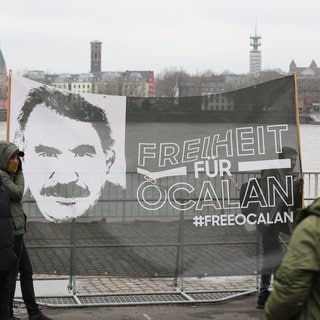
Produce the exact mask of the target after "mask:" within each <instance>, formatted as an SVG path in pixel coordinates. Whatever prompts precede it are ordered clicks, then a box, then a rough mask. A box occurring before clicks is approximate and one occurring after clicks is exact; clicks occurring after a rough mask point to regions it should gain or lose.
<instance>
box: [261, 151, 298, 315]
mask: <svg viewBox="0 0 320 320" xmlns="http://www.w3.org/2000/svg"><path fill="white" fill-rule="evenodd" d="M297 155H298V153H297V151H296V150H295V149H293V148H290V147H283V148H282V150H281V153H279V159H290V161H291V167H290V168H285V169H268V170H264V171H262V173H261V189H262V192H263V195H264V197H265V198H268V197H269V196H270V194H271V193H272V192H271V191H272V190H268V188H269V186H270V184H269V181H270V179H275V181H277V182H278V183H279V184H280V185H281V186H283V187H284V186H285V185H286V184H287V181H288V178H290V177H291V179H292V181H293V195H291V196H292V198H293V204H292V206H288V205H287V203H285V201H284V199H283V197H280V196H277V197H276V198H275V205H274V206H272V207H268V206H265V207H260V206H259V207H258V208H257V210H258V211H259V213H260V212H262V213H264V214H265V215H267V214H268V215H269V216H270V218H271V220H273V219H274V218H275V216H276V215H279V214H280V216H283V213H284V212H286V213H289V212H293V210H295V209H297V208H300V207H301V200H302V184H303V181H302V180H301V179H299V180H296V181H295V179H294V174H293V170H294V168H295V166H296V162H297ZM258 211H257V212H258ZM257 229H258V231H259V233H260V234H261V238H262V247H263V262H262V268H261V274H260V288H259V296H258V301H257V309H263V308H264V305H265V303H266V301H267V299H268V297H269V295H270V291H269V287H270V284H271V278H272V275H275V273H276V270H277V269H278V267H279V265H280V263H281V261H282V257H283V253H284V252H283V247H282V246H283V241H281V239H280V238H279V237H280V233H285V234H287V235H290V234H291V231H292V227H291V226H290V225H289V223H282V222H277V223H273V224H268V225H266V224H262V223H260V224H258V225H257Z"/></svg>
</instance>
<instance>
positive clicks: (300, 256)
mask: <svg viewBox="0 0 320 320" xmlns="http://www.w3.org/2000/svg"><path fill="white" fill-rule="evenodd" d="M319 239H320V219H319V217H318V216H315V215H312V216H309V217H307V218H306V219H304V220H303V221H302V222H301V223H300V224H299V225H298V226H297V227H296V229H295V231H294V233H293V235H292V238H291V241H290V244H289V248H288V251H287V253H286V255H285V257H284V259H283V262H282V264H281V266H280V268H279V270H278V272H277V274H276V280H275V282H274V289H273V291H272V293H271V295H270V297H269V299H268V300H267V303H266V306H265V315H266V320H279V319H281V320H289V319H295V318H296V317H298V315H299V314H300V313H301V312H302V310H303V309H304V308H305V307H306V304H308V299H310V295H311V292H312V290H313V289H312V288H313V284H314V281H315V278H316V276H317V275H319V272H320V257H319V252H320V241H319Z"/></svg>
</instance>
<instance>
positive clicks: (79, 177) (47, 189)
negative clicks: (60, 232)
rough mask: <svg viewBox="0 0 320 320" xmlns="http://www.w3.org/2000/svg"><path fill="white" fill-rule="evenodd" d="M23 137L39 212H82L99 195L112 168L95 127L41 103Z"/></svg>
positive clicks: (53, 216) (60, 216)
mask: <svg viewBox="0 0 320 320" xmlns="http://www.w3.org/2000/svg"><path fill="white" fill-rule="evenodd" d="M44 119H45V120H44ZM24 136H25V153H26V155H27V156H26V157H25V162H24V168H23V169H24V173H25V176H26V182H27V187H28V188H29V189H30V191H31V193H32V195H33V197H34V198H35V200H36V203H37V205H38V208H39V210H40V212H41V213H42V214H43V215H44V216H45V218H46V219H47V220H51V221H62V220H68V219H72V218H76V217H79V216H81V215H83V214H84V213H85V212H86V211H87V210H89V209H90V208H91V207H92V206H93V205H94V204H95V203H96V202H97V200H98V199H99V197H100V195H101V192H102V189H103V187H104V185H105V181H106V174H107V171H108V168H107V163H108V161H107V156H106V155H105V153H104V152H103V149H102V146H101V140H100V137H99V135H98V133H97V131H96V130H95V128H94V127H93V126H92V124H91V123H90V122H82V121H77V120H73V119H70V118H67V117H64V116H61V115H58V114H57V113H56V112H54V111H52V110H49V109H47V108H46V107H45V106H43V105H38V106H36V107H35V109H34V110H33V111H32V112H31V114H30V116H29V119H28V122H27V125H26V127H25V134H24Z"/></svg>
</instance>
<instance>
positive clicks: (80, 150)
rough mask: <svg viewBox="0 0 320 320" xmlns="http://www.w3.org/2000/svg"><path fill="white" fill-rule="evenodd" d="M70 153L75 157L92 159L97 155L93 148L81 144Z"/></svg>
mask: <svg viewBox="0 0 320 320" xmlns="http://www.w3.org/2000/svg"><path fill="white" fill-rule="evenodd" d="M70 151H71V152H73V153H74V156H75V157H94V156H95V155H96V154H97V153H96V149H95V147H94V146H92V145H88V144H82V145H80V146H77V147H75V148H74V149H72V150H70Z"/></svg>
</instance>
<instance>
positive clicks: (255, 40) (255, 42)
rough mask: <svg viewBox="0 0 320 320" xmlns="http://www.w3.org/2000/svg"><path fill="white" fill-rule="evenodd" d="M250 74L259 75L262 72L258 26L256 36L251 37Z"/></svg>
mask: <svg viewBox="0 0 320 320" xmlns="http://www.w3.org/2000/svg"><path fill="white" fill-rule="evenodd" d="M250 46H251V50H250V73H253V74H255V75H259V74H260V72H261V51H260V49H259V47H260V46H261V36H260V35H258V34H257V24H256V27H255V34H254V36H250Z"/></svg>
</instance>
